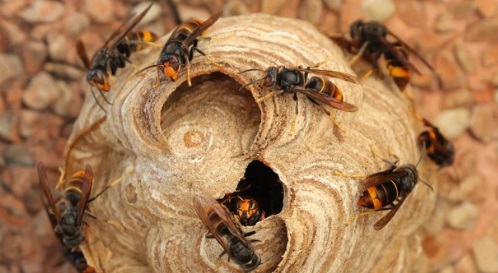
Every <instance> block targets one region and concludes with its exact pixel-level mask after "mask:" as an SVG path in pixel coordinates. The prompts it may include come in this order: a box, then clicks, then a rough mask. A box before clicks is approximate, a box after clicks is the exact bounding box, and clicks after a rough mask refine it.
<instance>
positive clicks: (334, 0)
mask: <svg viewBox="0 0 498 273" xmlns="http://www.w3.org/2000/svg"><path fill="white" fill-rule="evenodd" d="M323 3H325V5H326V6H327V8H328V9H330V10H333V11H334V12H335V13H338V12H339V11H341V5H342V0H324V1H323Z"/></svg>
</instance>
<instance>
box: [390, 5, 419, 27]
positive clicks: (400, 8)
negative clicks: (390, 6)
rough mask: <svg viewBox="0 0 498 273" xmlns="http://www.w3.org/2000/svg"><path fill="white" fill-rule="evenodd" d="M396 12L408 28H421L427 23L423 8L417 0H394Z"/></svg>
mask: <svg viewBox="0 0 498 273" xmlns="http://www.w3.org/2000/svg"><path fill="white" fill-rule="evenodd" d="M395 4H396V11H397V12H398V15H399V17H400V18H401V20H402V21H403V22H404V23H405V24H406V25H408V26H411V27H417V28H423V27H424V26H425V25H426V23H427V18H426V16H425V15H426V12H425V11H424V6H423V5H422V3H420V1H417V0H395Z"/></svg>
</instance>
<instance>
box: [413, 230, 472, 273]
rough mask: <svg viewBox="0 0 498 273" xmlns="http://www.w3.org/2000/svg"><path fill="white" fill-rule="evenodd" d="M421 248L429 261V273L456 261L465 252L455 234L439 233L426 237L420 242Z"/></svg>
mask: <svg viewBox="0 0 498 273" xmlns="http://www.w3.org/2000/svg"><path fill="white" fill-rule="evenodd" d="M422 248H423V251H424V253H425V254H426V256H427V257H428V260H429V266H430V268H431V269H432V270H431V271H436V270H437V269H440V268H443V267H445V266H446V265H449V264H452V263H454V262H455V261H457V260H458V259H459V258H460V257H461V256H462V254H463V252H464V251H465V246H464V245H463V244H461V243H460V241H459V237H458V235H456V234H454V233H453V234H451V233H448V232H441V233H438V234H437V235H428V236H426V237H425V238H424V239H423V240H422Z"/></svg>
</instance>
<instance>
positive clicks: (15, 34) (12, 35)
mask: <svg viewBox="0 0 498 273" xmlns="http://www.w3.org/2000/svg"><path fill="white" fill-rule="evenodd" d="M0 28H3V30H4V32H5V33H6V36H7V41H8V43H9V45H11V46H16V45H21V44H23V43H25V42H26V39H27V35H26V34H25V33H24V31H22V30H21V29H20V28H19V26H17V25H16V24H13V23H11V22H9V21H7V20H2V21H1V23H0ZM4 43H6V41H4Z"/></svg>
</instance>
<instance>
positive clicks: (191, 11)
mask: <svg viewBox="0 0 498 273" xmlns="http://www.w3.org/2000/svg"><path fill="white" fill-rule="evenodd" d="M177 8H178V13H180V18H181V19H182V21H185V20H188V19H190V18H198V19H199V20H206V19H207V18H209V16H210V13H209V11H208V10H206V9H202V8H191V7H189V6H185V5H178V7H177Z"/></svg>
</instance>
